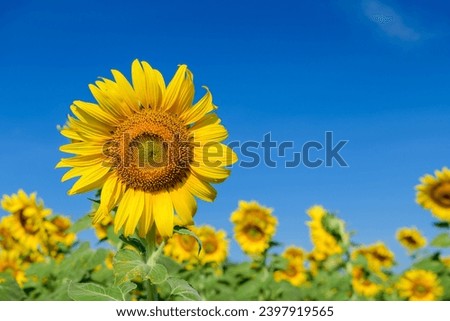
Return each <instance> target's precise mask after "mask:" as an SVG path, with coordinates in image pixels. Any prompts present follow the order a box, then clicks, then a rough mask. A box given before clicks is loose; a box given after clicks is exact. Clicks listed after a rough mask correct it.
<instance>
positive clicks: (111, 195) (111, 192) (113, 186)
mask: <svg viewBox="0 0 450 321" xmlns="http://www.w3.org/2000/svg"><path fill="white" fill-rule="evenodd" d="M122 191H123V188H122V184H121V183H120V181H119V180H118V178H117V176H116V175H111V176H110V177H109V178H108V179H107V180H106V182H105V184H104V185H103V187H102V192H101V194H100V205H99V207H98V210H97V212H96V213H95V216H94V219H93V224H96V223H98V222H99V221H101V220H102V219H103V218H104V217H105V216H106V215H108V214H109V212H110V211H111V209H112V208H113V207H114V206H115V205H116V204H117V203H118V202H119V200H120V198H121V196H122Z"/></svg>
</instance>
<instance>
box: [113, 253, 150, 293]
mask: <svg viewBox="0 0 450 321" xmlns="http://www.w3.org/2000/svg"><path fill="white" fill-rule="evenodd" d="M149 273H150V266H148V265H147V264H145V262H144V261H143V260H142V257H141V256H140V255H139V253H137V252H135V251H132V250H119V251H118V252H117V254H116V256H115V257H114V274H115V284H116V285H120V284H122V283H125V282H127V281H131V280H135V279H137V280H138V281H141V280H144V279H145V277H146V276H147V275H148V274H149Z"/></svg>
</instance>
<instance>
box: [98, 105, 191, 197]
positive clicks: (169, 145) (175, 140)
mask: <svg viewBox="0 0 450 321" xmlns="http://www.w3.org/2000/svg"><path fill="white" fill-rule="evenodd" d="M106 152H107V156H109V159H110V162H111V165H112V166H113V167H114V168H115V169H116V171H117V173H118V176H119V178H120V179H121V180H122V182H123V183H125V184H126V185H127V187H130V188H134V189H138V190H143V191H145V192H158V191H162V190H166V189H169V188H172V187H174V186H176V185H177V184H178V183H181V182H183V181H184V180H185V178H186V177H187V175H188V174H189V166H190V163H191V161H192V159H193V148H192V144H191V142H190V139H189V132H188V128H187V127H186V126H185V125H184V124H183V123H182V122H181V120H179V119H177V118H175V117H174V116H172V115H170V114H167V113H164V112H161V111H153V110H147V109H146V110H143V111H141V112H140V113H136V114H134V115H132V116H131V117H130V118H129V119H127V120H126V121H125V122H124V123H122V124H121V125H120V126H119V127H118V128H117V130H116V131H115V132H114V135H113V139H112V141H111V142H110V144H109V145H108V146H107V147H106Z"/></svg>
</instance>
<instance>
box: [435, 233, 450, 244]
mask: <svg viewBox="0 0 450 321" xmlns="http://www.w3.org/2000/svg"><path fill="white" fill-rule="evenodd" d="M431 246H435V247H450V234H449V233H442V234H439V235H438V236H436V237H435V238H434V240H433V241H431Z"/></svg>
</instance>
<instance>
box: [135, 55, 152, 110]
mask: <svg viewBox="0 0 450 321" xmlns="http://www.w3.org/2000/svg"><path fill="white" fill-rule="evenodd" d="M131 78H132V80H133V88H134V91H135V92H136V96H137V98H138V100H139V102H140V104H141V105H142V106H144V107H147V106H148V104H149V103H148V98H147V94H148V91H147V81H146V79H145V73H144V70H143V69H142V66H141V64H140V62H139V60H137V59H135V60H134V61H133V64H132V65H131Z"/></svg>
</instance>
